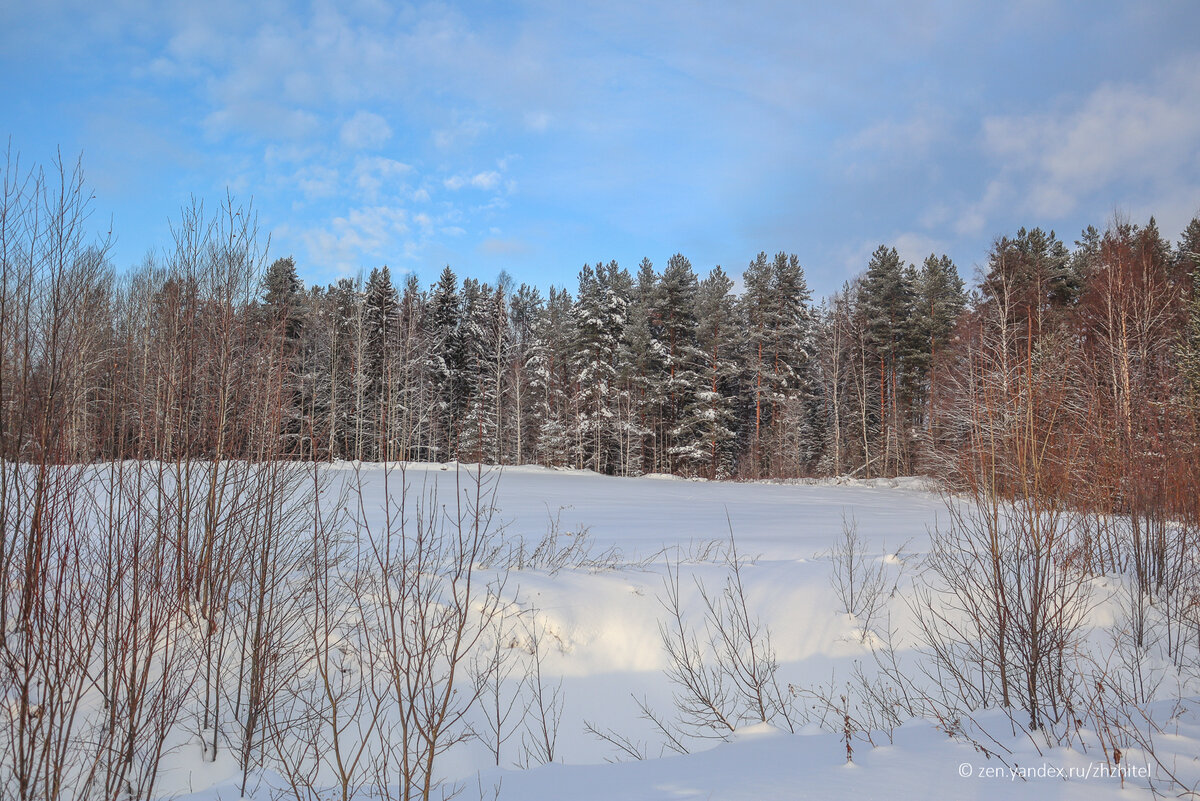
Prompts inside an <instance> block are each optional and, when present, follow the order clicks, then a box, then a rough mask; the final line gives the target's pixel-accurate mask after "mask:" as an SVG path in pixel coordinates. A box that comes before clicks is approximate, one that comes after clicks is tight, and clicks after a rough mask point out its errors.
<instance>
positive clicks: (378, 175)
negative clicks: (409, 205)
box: [354, 156, 412, 201]
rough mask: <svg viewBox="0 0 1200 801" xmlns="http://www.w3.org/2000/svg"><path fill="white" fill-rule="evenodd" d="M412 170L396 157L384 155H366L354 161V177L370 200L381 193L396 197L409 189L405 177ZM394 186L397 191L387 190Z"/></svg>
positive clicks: (376, 197) (375, 198)
mask: <svg viewBox="0 0 1200 801" xmlns="http://www.w3.org/2000/svg"><path fill="white" fill-rule="evenodd" d="M411 172H412V167H411V166H409V165H408V164H405V163H404V162H401V161H396V160H395V159H389V158H385V157H383V156H364V157H361V158H359V159H357V160H356V161H355V163H354V179H355V184H356V185H357V186H358V189H359V191H360V192H362V193H363V196H364V197H365V198H366V199H367V200H370V201H374V200H377V199H378V198H379V197H380V196H381V195H387V196H391V197H394V196H396V195H398V194H400V192H401V191H403V190H405V189H407V185H406V184H405V183H404V181H403V179H404V178H405V177H406V176H408V174H409V173H411ZM389 187H392V188H394V190H395V191H392V192H387V191H386V190H387V189H388V188H389Z"/></svg>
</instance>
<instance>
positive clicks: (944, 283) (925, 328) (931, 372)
mask: <svg viewBox="0 0 1200 801" xmlns="http://www.w3.org/2000/svg"><path fill="white" fill-rule="evenodd" d="M916 286H917V303H916V308H915V319H916V322H917V327H918V334H919V336H920V338H921V344H920V347H919V348H917V349H916V353H918V354H919V356H920V366H921V369H922V371H923V373H924V375H922V376H921V377H920V378H921V381H920V385H919V389H918V390H917V391H915V392H914V395H916V397H914V411H915V412H918V413H920V412H921V410H922V408H923V409H924V411H923V413H924V421H925V424H926V427H927V428H928V426H930V425H932V420H933V414H932V407H933V404H934V402H935V400H936V395H937V360H938V354H939V353H941V352H942V351H943V350H944V349H945V348H946V347H947V346H948V345H949V344H950V337H951V334H952V333H953V331H954V327H955V325H956V324H957V323H958V319H959V316H960V315H961V314H962V311H963V309H964V308H965V306H966V302H967V297H966V292H965V291H964V288H963V281H962V278H960V277H959V275H958V268H957V267H955V266H954V262H953V261H951V259H950V257H949V256H946V255H944V254H943V255H942V256H941V257H938V256H935V255H934V254H932V253H930V254H929V256H928V257H927V258H926V259H925V263H924V264H923V265H922V267H921V274H920V276H919V277H918V279H917V281H916ZM921 396H924V398H925V400H926V403H925V404H924V406H923V407H922V405H921V404H920V403H919V401H920V397H921Z"/></svg>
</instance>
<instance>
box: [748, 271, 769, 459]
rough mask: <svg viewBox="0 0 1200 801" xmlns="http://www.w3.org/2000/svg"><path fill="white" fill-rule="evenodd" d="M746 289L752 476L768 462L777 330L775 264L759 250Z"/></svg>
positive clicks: (749, 273) (749, 272)
mask: <svg viewBox="0 0 1200 801" xmlns="http://www.w3.org/2000/svg"><path fill="white" fill-rule="evenodd" d="M742 282H743V283H744V284H745V286H746V291H745V293H743V295H742V301H741V307H742V309H741V310H742V318H743V320H744V323H745V326H746V351H747V356H746V361H747V369H746V382H747V396H748V397H749V398H750V399H751V400H752V409H751V414H750V421H749V428H750V432H751V433H750V454H749V456H750V458H749V461H750V465H751V475H753V476H756V477H757V476H761V475H762V474H763V470H764V466H765V464H766V462H767V461H768V460H767V459H766V458H764V457H766V456H769V454H767V453H766V448H765V447H764V446H765V444H766V443H765V440H766V439H767V432H768V431H769V430H770V425H771V418H770V410H771V403H770V396H771V381H772V377H773V375H774V372H773V369H772V358H771V337H772V334H773V331H774V319H775V317H774V308H775V304H774V292H773V288H772V280H771V265H770V262H768V261H767V254H766V253H765V252H759V254H758V256H757V257H755V259H754V261H752V262H750V266H749V267H747V268H746V271H745V272H744V273H743V274H742Z"/></svg>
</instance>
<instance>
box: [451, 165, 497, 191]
mask: <svg viewBox="0 0 1200 801" xmlns="http://www.w3.org/2000/svg"><path fill="white" fill-rule="evenodd" d="M500 177H501V176H500V173H498V172H496V171H495V170H488V171H487V172H481V173H476V174H475V175H472V176H469V177H468V176H465V175H452V176H450V177H449V178H447V179H446V180H444V181H442V184H443V185H444V186H445V187H446V188H447V189H449V190H450V191H452V192H457V191H458V190H459V189H462V188H463V187H465V186H471V187H474V188H475V189H483V190H485V191H490V190H492V189H495V188H496V187H498V186H499V185H500Z"/></svg>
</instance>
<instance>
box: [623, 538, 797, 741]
mask: <svg viewBox="0 0 1200 801" xmlns="http://www.w3.org/2000/svg"><path fill="white" fill-rule="evenodd" d="M725 565H726V579H725V584H724V586H723V587H722V588H721V590H720V591H719V592H713V591H712V590H710V589H709V588H708V587H706V586H705V585H704V583H703V582H701V581H700V580H699V579H695V582H696V587H697V589H698V591H699V593H700V597H701V599H702V602H703V607H704V614H703V621H702V624H701V627H699V628H697V627H696V626H695V625H694V624H693V623H692V621H691V620H690V619H689V617H688V615H687V613H686V612H685V610H684V604H683V600H682V596H681V592H680V566H679V564H678V563H675V564H672V563H670V562H668V563H667V565H666V568H667V575H666V576H665V577H664V579H663V586H664V595H663V596H661V597H660V598H659V602H660V603H661V604H662V606H663V608H664V609H665V610H666V612H667V620H666V621H665V622H660V623H659V632H660V635H661V637H662V643H663V647H664V649H665V650H666V652H667V661H668V666H667V677H668V678H669V679H670V681H671V683H672V684H673V685H675V687H676V692H675V694H674V701H675V709H676V721H675V725H676V726H677V727H678V729H679V732H678V733H676V732H672V733H671V734H669V736H668V741H673V742H678V741H680V740H681V734H686V735H687V736H691V737H697V738H702V739H713V738H716V739H727V738H728V737H729V735H730V734H732V733H733V732H734V731H735V730H736V729H737V728H738V727H739V726H741V725H743V724H746V723H750V722H754V721H761V722H765V723H772V724H774V725H779V726H782V727H784V728H787V729H788V730H793V729H794V724H793V716H794V710H793V708H792V700H791V698H790V697H789V696H788V694H787V693H786V692H785V691H784V690H783V689H782V688H781V687H780V685H779V682H778V679H777V673H778V670H779V664H778V662H777V660H776V658H775V650H774V648H773V646H772V645H771V634H770V631H769V630H768V629H767V628H766V626H765V625H764V624H763V623H762V621H761V620H760V619H759V618H758V617H757V616H756V615H754V614H753V613H752V612H751V611H750V608H749V604H748V602H747V598H746V586H745V582H744V578H743V572H744V571H745V569H746V562H745V560H743V559H742V557H740V556H739V554H738V551H737V543H736V542H735V540H734V538H733V533H732V527H731V531H730V540H729V548H728V551H727V556H726V563H725ZM643 713H644V714H646V715H647V716H648V717H649V718H650V719H651V721H652V722H653V723H655V725H656V726H657V727H658V728H659V729H660V730H663V731H664V732H665V731H667V730H668V729H671V728H672V727H671V726H670V725H668V724H665V723H664V722H663V721H662V719H661V718H659V717H658V716H657V715H655V714H654V713H653V712H652V711H651V710H649V709H648V708H645V707H643Z"/></svg>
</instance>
